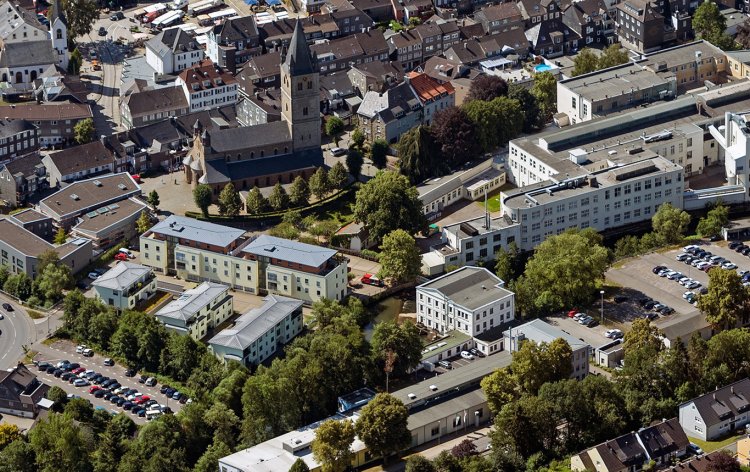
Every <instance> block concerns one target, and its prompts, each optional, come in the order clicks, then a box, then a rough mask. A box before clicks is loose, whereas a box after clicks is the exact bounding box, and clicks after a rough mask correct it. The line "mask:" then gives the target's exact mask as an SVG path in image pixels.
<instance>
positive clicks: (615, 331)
mask: <svg viewBox="0 0 750 472" xmlns="http://www.w3.org/2000/svg"><path fill="white" fill-rule="evenodd" d="M619 334H622V331H620V330H619V329H608V330H607V331H606V332H605V333H604V336H605V337H607V338H611V337H613V336H616V335H619Z"/></svg>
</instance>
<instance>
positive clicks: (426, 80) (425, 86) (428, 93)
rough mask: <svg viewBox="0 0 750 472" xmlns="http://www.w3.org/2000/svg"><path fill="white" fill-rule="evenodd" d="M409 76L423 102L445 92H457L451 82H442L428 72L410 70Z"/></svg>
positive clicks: (410, 82)
mask: <svg viewBox="0 0 750 472" xmlns="http://www.w3.org/2000/svg"><path fill="white" fill-rule="evenodd" d="M407 77H408V78H409V84H411V86H412V88H413V89H414V91H415V92H417V96H419V99H420V100H421V101H422V102H423V103H424V102H427V101H430V100H432V99H434V98H437V97H440V96H442V95H444V94H452V93H455V89H454V88H453V85H451V84H450V82H446V83H443V84H441V83H440V82H438V81H437V80H435V79H433V78H432V77H430V76H429V75H427V74H420V73H418V72H409V73H408V74H407Z"/></svg>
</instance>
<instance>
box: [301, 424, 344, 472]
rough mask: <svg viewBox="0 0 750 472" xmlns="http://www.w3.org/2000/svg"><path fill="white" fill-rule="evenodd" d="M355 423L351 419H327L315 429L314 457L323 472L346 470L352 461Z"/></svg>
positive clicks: (312, 447)
mask: <svg viewBox="0 0 750 472" xmlns="http://www.w3.org/2000/svg"><path fill="white" fill-rule="evenodd" d="M353 442H354V425H353V424H352V422H351V421H349V420H340V421H339V420H327V421H324V422H323V423H322V424H321V425H320V426H318V429H317V430H316V431H315V439H313V442H312V444H311V445H310V446H311V449H312V453H313V458H314V459H315V460H316V461H317V462H318V463H319V464H320V465H321V470H322V471H323V472H344V470H346V469H347V468H348V467H349V465H350V464H351V462H352V452H351V447H352V443H353Z"/></svg>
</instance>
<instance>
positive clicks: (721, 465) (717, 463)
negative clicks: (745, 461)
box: [706, 450, 741, 472]
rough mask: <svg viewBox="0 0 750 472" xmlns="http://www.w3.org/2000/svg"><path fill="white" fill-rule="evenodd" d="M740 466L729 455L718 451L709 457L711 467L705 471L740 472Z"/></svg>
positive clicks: (723, 451) (726, 452)
mask: <svg viewBox="0 0 750 472" xmlns="http://www.w3.org/2000/svg"><path fill="white" fill-rule="evenodd" d="M740 470H741V468H740V464H739V462H737V459H735V458H734V456H732V454H731V453H729V452H728V451H725V450H720V451H718V452H717V453H716V454H712V455H711V465H710V466H708V469H706V471H707V472H740Z"/></svg>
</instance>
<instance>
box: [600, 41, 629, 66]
mask: <svg viewBox="0 0 750 472" xmlns="http://www.w3.org/2000/svg"><path fill="white" fill-rule="evenodd" d="M629 60H630V58H629V57H628V51H626V50H625V49H623V48H622V47H621V46H620V45H619V44H617V43H614V44H610V45H609V46H607V47H606V48H605V49H604V51H602V54H601V56H599V61H598V62H597V69H606V68H608V67H614V66H619V65H620V64H625V63H626V62H628V61H629Z"/></svg>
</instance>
